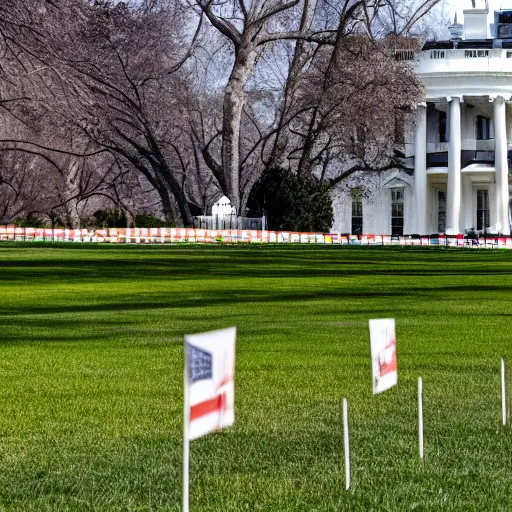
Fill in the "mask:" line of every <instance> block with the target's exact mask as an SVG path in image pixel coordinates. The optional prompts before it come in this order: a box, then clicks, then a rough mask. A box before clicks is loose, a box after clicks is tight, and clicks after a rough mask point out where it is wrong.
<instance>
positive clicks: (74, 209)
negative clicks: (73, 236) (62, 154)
mask: <svg viewBox="0 0 512 512" xmlns="http://www.w3.org/2000/svg"><path fill="white" fill-rule="evenodd" d="M64 186H65V189H64V200H65V205H64V208H65V211H66V218H67V224H68V226H69V227H70V228H71V229H80V215H79V213H78V200H79V198H80V164H79V162H78V161H77V160H75V161H73V162H71V164H70V165H69V169H68V172H67V173H66V180H65V185H64Z"/></svg>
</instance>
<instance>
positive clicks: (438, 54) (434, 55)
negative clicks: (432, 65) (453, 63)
mask: <svg viewBox="0 0 512 512" xmlns="http://www.w3.org/2000/svg"><path fill="white" fill-rule="evenodd" d="M444 57H445V52H444V50H432V51H431V52H430V58H431V59H444Z"/></svg>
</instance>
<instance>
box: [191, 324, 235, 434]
mask: <svg viewBox="0 0 512 512" xmlns="http://www.w3.org/2000/svg"><path fill="white" fill-rule="evenodd" d="M235 339H236V328H235V327H232V328H230V329H223V330H221V331H214V332H208V333H204V334H193V335H188V336H185V420H186V421H185V428H188V439H190V440H192V439H197V438H199V437H202V436H204V435H206V434H208V433H209V432H213V431H215V430H220V429H222V428H224V427H230V426H231V425H233V423H234V421H235V411H234V401H235V387H234V373H235Z"/></svg>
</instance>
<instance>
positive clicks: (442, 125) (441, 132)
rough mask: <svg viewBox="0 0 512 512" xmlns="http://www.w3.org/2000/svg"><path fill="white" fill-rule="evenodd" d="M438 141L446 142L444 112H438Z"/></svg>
mask: <svg viewBox="0 0 512 512" xmlns="http://www.w3.org/2000/svg"><path fill="white" fill-rule="evenodd" d="M439 142H448V137H446V112H439Z"/></svg>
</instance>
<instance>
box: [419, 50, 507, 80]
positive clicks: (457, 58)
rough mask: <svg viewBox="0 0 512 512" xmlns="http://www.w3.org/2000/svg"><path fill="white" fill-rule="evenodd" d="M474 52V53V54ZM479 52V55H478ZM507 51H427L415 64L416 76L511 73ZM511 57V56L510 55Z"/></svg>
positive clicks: (422, 53) (421, 54)
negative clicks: (430, 74) (429, 74)
mask: <svg viewBox="0 0 512 512" xmlns="http://www.w3.org/2000/svg"><path fill="white" fill-rule="evenodd" d="M475 52H476V53H475ZM478 52H481V53H478ZM508 53H510V50H509V51H508V52H507V50H503V49H501V48H494V49H492V50H472V49H470V50H468V49H460V50H428V51H424V52H421V53H420V55H419V59H418V61H417V63H416V72H417V73H418V74H420V75H421V74H428V73H479V72H482V73H512V58H510V57H508ZM511 56H512V55H511Z"/></svg>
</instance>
